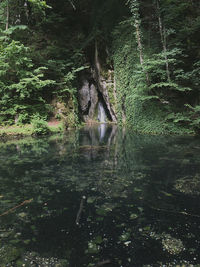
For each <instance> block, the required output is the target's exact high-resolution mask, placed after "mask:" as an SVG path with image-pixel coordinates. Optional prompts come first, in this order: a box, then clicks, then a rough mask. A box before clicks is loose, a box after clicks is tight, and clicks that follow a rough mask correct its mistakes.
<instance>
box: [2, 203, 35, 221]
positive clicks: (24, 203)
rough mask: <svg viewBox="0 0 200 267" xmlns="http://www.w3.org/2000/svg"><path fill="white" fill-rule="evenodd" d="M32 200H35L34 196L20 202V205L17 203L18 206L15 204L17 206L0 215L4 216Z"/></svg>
mask: <svg viewBox="0 0 200 267" xmlns="http://www.w3.org/2000/svg"><path fill="white" fill-rule="evenodd" d="M32 201H33V199H32V198H31V199H27V200H24V201H23V202H22V203H20V204H19V205H17V206H15V207H13V208H11V209H9V210H7V211H6V212H4V213H2V214H1V215H0V217H1V216H4V215H7V214H9V213H10V212H13V211H15V210H16V209H17V208H19V207H21V206H24V205H26V204H29V203H30V202H32Z"/></svg>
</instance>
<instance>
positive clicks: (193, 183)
mask: <svg viewBox="0 0 200 267" xmlns="http://www.w3.org/2000/svg"><path fill="white" fill-rule="evenodd" d="M174 187H175V189H176V190H177V191H179V192H181V193H184V194H187V195H200V176H199V175H195V176H194V177H191V176H186V177H183V178H181V179H178V180H177V181H176V183H175V186H174Z"/></svg>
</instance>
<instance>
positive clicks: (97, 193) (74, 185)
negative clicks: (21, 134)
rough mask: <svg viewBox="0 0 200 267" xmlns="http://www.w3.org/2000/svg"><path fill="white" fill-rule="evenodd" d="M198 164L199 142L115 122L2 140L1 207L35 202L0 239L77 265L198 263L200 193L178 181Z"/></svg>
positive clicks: (7, 222)
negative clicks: (152, 133)
mask: <svg viewBox="0 0 200 267" xmlns="http://www.w3.org/2000/svg"><path fill="white" fill-rule="evenodd" d="M188 153H189V154H188ZM198 159H199V160H198ZM185 160H187V163H186V161H185ZM188 160H189V161H188ZM199 161H200V157H199V149H198V148H197V144H196V140H194V141H193V140H192V139H191V141H190V142H188V139H184V138H182V139H179V138H171V137H170V138H167V137H157V136H142V135H134V136H133V134H132V133H128V132H126V134H125V132H122V131H120V130H117V129H116V128H109V127H108V128H107V130H106V131H105V132H104V137H102V136H101V138H100V137H99V131H98V128H97V129H91V128H89V129H84V130H81V131H80V132H70V133H68V134H67V135H66V136H65V137H60V138H58V137H57V138H54V139H53V140H51V139H50V140H47V139H35V140H27V142H26V141H25V140H24V141H20V142H18V143H17V144H16V143H13V144H10V145H9V146H6V145H5V144H2V145H1V152H0V186H1V188H2V192H1V194H0V195H1V199H0V200H1V213H3V212H5V211H6V210H8V209H10V208H12V207H14V206H15V205H17V204H19V203H21V202H23V201H24V200H26V199H32V198H33V201H32V202H31V203H29V205H27V206H24V207H21V208H19V209H17V210H16V211H15V213H10V214H9V215H7V216H3V217H1V218H0V220H1V227H0V231H1V232H0V234H1V242H2V244H3V245H4V246H5V245H6V246H8V245H9V248H10V249H11V251H12V249H13V248H14V250H13V251H15V252H16V249H18V248H23V249H24V250H25V251H27V250H29V251H35V252H38V253H39V254H40V255H43V256H44V257H58V258H62V259H67V260H69V262H70V266H75V264H76V266H95V264H98V263H104V262H105V263H108V262H111V265H112V266H113V267H114V266H119V265H122V266H126V267H129V266H130V267H131V266H141V265H142V264H156V262H158V261H160V262H163V260H164V262H163V264H167V262H168V263H169V262H173V261H174V260H177V261H180V259H181V258H183V257H184V258H185V259H187V260H188V261H190V262H195V261H194V257H195V258H197V260H199V259H198V252H197V251H198V246H199V245H198V243H195V242H194V241H195V234H196V232H197V231H198V226H197V225H196V226H195V225H194V221H195V223H197V222H198V220H199V218H198V217H194V216H192V215H194V214H195V215H198V214H199V211H198V209H197V208H196V206H195V203H196V202H197V197H198V196H196V197H194V195H193V194H192V192H191V194H190V195H187V196H185V195H184V194H183V193H181V192H178V191H175V189H174V184H176V180H177V179H178V178H180V177H181V176H184V174H185V172H186V173H190V175H193V176H194V175H195V174H197V173H199V168H200V166H199ZM177 181H178V180H177ZM195 190H196V189H195ZM179 191H180V190H179ZM184 209H187V210H186V211H185V210H184ZM186 213H187V214H186ZM199 216H200V214H199ZM77 221H78V223H77ZM186 225H187V226H186ZM47 240H48V242H47ZM77 240H78V242H77ZM174 244H181V245H182V244H183V245H184V248H185V250H183V249H182V247H181V246H180V247H181V248H180V249H179V250H178V249H175V248H174V247H173V245H174ZM166 248H168V250H169V251H171V253H169V251H167V250H163V249H166ZM17 251H18V250H17ZM172 252H173V253H172ZM175 252H177V253H175ZM20 253H21V252H20ZM21 254H22V253H21ZM17 255H18V256H16V257H19V253H18V254H17ZM77 255H79V257H78V258H77ZM144 255H145V257H144ZM12 259H13V258H12ZM105 266H106V265H105Z"/></svg>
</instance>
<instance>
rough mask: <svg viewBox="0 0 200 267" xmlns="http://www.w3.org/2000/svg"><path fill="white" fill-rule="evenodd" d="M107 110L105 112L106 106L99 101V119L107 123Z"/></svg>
mask: <svg viewBox="0 0 200 267" xmlns="http://www.w3.org/2000/svg"><path fill="white" fill-rule="evenodd" d="M106 119H107V117H106V112H105V109H104V106H103V104H102V103H101V102H99V105H98V121H99V122H101V123H105V122H106Z"/></svg>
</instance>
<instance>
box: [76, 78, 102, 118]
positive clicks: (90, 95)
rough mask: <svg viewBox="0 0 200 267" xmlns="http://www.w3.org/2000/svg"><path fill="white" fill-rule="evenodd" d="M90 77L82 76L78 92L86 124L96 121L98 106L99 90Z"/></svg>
mask: <svg viewBox="0 0 200 267" xmlns="http://www.w3.org/2000/svg"><path fill="white" fill-rule="evenodd" d="M87 76H88V75H85V76H84V74H82V76H81V78H80V87H79V90H78V101H79V107H80V113H81V116H82V119H83V121H84V122H87V121H89V120H94V119H95V113H96V110H97V104H98V101H99V100H98V91H97V88H96V86H95V84H94V82H93V81H92V79H91V78H90V77H87Z"/></svg>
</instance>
